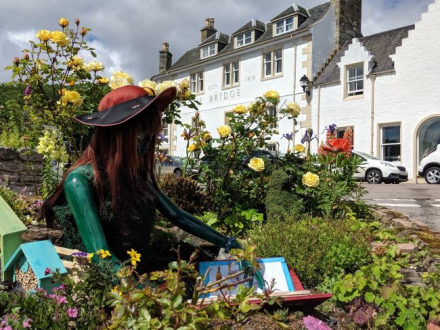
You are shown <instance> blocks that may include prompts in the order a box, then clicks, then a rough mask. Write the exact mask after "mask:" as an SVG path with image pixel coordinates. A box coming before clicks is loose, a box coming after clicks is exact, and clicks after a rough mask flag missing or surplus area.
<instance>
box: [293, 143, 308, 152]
mask: <svg viewBox="0 0 440 330" xmlns="http://www.w3.org/2000/svg"><path fill="white" fill-rule="evenodd" d="M293 150H295V151H296V152H300V153H302V154H303V153H304V152H305V151H306V148H305V147H304V146H303V145H302V144H297V145H296V146H295V148H293Z"/></svg>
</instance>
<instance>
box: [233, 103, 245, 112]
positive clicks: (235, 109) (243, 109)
mask: <svg viewBox="0 0 440 330" xmlns="http://www.w3.org/2000/svg"><path fill="white" fill-rule="evenodd" d="M232 111H234V113H236V114H245V113H246V112H247V111H248V110H247V108H246V107H245V106H244V105H237V106H236V107H235V108H234V110H232Z"/></svg>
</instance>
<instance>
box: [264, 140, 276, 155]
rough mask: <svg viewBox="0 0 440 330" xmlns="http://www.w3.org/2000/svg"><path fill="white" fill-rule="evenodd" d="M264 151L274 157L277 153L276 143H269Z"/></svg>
mask: <svg viewBox="0 0 440 330" xmlns="http://www.w3.org/2000/svg"><path fill="white" fill-rule="evenodd" d="M266 150H267V151H269V152H270V153H271V154H272V155H274V156H276V154H277V153H278V143H277V142H269V143H268V144H266Z"/></svg>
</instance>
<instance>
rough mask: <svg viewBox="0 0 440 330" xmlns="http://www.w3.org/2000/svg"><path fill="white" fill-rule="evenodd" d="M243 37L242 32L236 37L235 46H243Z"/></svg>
mask: <svg viewBox="0 0 440 330" xmlns="http://www.w3.org/2000/svg"><path fill="white" fill-rule="evenodd" d="M243 38H244V36H243V35H242V34H241V35H239V36H238V37H237V47H241V46H243Z"/></svg>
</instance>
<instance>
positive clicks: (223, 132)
mask: <svg viewBox="0 0 440 330" xmlns="http://www.w3.org/2000/svg"><path fill="white" fill-rule="evenodd" d="M231 131H232V130H231V127H229V126H228V125H223V126H220V127H218V128H217V132H218V134H220V137H222V138H225V137H227V136H228V135H229V134H231Z"/></svg>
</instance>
